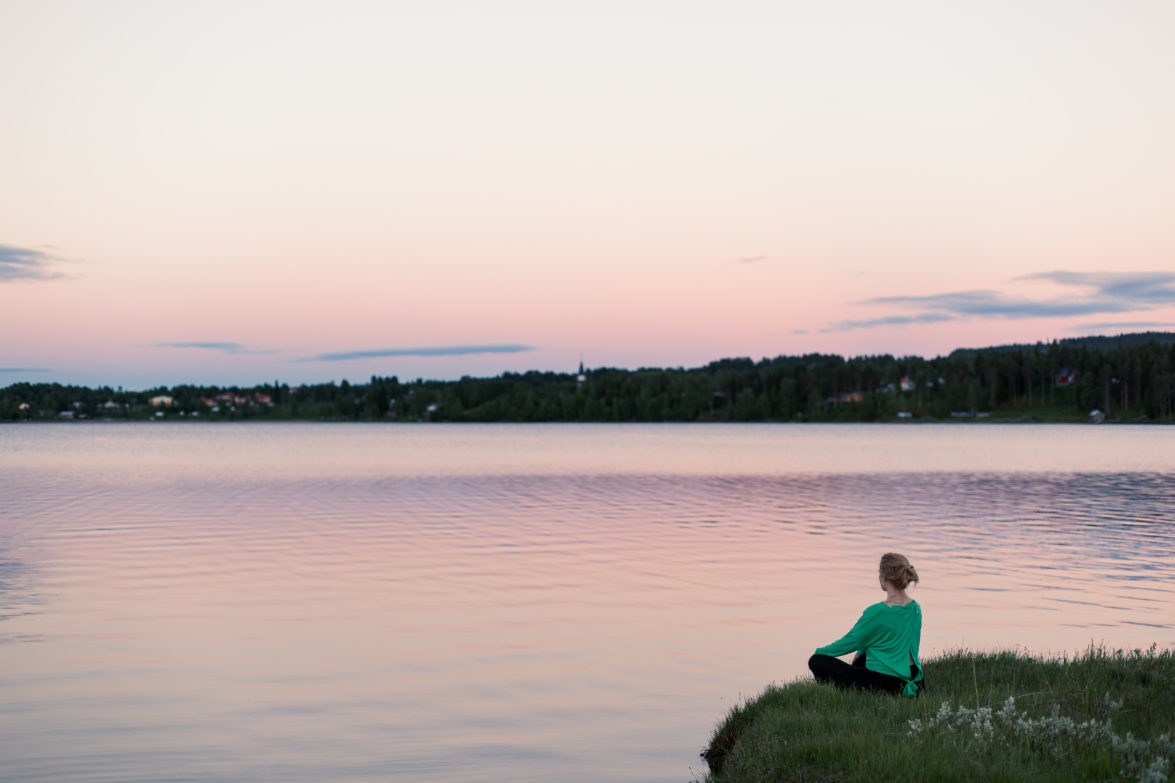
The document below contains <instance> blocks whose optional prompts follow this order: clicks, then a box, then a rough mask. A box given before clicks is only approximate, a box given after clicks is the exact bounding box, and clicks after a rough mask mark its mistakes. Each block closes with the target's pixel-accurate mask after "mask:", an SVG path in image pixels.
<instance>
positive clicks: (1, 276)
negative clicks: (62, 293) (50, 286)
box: [0, 245, 65, 282]
mask: <svg viewBox="0 0 1175 783" xmlns="http://www.w3.org/2000/svg"><path fill="white" fill-rule="evenodd" d="M61 260H62V259H60V258H58V257H57V256H53V255H50V254H48V253H46V252H44V251H42V250H34V249H32V248H29V247H14V246H12V245H0V282H6V281H9V280H56V279H57V278H61V277H65V275H64V274H62V273H61V272H58V271H57V270H56V269H54V268H53V266H54V264H57V263H59V262H60V261H61Z"/></svg>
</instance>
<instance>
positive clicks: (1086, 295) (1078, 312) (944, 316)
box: [821, 271, 1175, 332]
mask: <svg viewBox="0 0 1175 783" xmlns="http://www.w3.org/2000/svg"><path fill="white" fill-rule="evenodd" d="M1011 282H1013V283H1015V282H1049V283H1054V284H1056V285H1059V286H1062V287H1064V288H1068V289H1072V291H1071V293H1067V294H1066V295H1062V296H1054V297H1050V298H1037V299H1033V298H1028V297H1018V296H1010V295H1008V294H1005V293H1001V292H999V291H990V290H977V291H954V292H950V293H942V294H931V295H929V296H879V297H873V298H870V299H864V300H861V301H859V302H854V303H853V304H857V305H866V306H871V307H885V308H889V309H891V310H892V309H896V310H899V311H903V312H901V313H898V314H894V315H887V316H881V317H877V318H863V319H847V320H844V321H838V322H836V323H832V324H829V325H828V326H827V327H826V328H824V329H822V330H821V331H822V332H840V331H849V330H852V329H869V328H872V327H876V326H893V325H901V324H926V323H942V322H946V321H967V320H972V319H980V320H989V319H990V320H995V319H999V320H1013V319H1022V318H1072V317H1074V316H1082V315H1104V314H1112V313H1136V312H1145V311H1147V310H1151V309H1154V308H1155V307H1160V306H1164V305H1171V304H1175V273H1168V272H1067V271H1054V272H1040V273H1036V274H1031V275H1024V276H1022V277H1017V278H1015V279H1014V280H1012V281H1011ZM1138 323H1143V322H1138ZM1147 324H1148V325H1150V323H1149V322H1147ZM1155 325H1160V324H1155Z"/></svg>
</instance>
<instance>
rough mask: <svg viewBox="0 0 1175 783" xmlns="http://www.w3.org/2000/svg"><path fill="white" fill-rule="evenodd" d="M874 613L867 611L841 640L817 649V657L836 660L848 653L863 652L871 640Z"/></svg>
mask: <svg viewBox="0 0 1175 783" xmlns="http://www.w3.org/2000/svg"><path fill="white" fill-rule="evenodd" d="M872 617H873V613H872V612H871V611H870V610H869V609H866V610H865V612H864V614H862V615H861V618H860V619H859V620H857V622H856V623H855V624H854V625H853V627H852V628H850V629H849V632H848V633H846V634H845V635H844V636H842V637H841V638H839V639H837V640H836V641H835V642H833V643H832V644H826V645H824V646H823V647H817V648H816V654H817V655H831V656H833V657H834V658H835V657H836V656H838V655H845V654H846V653H851V652H856V651H858V650H863V649H864V648H865V647H866V646H868V645H867V642H868V640H869V637H870V636H871V634H870V628H871V626H872Z"/></svg>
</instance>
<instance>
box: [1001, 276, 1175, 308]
mask: <svg viewBox="0 0 1175 783" xmlns="http://www.w3.org/2000/svg"><path fill="white" fill-rule="evenodd" d="M1016 279H1017V280H1047V281H1049V282H1053V283H1058V284H1060V285H1067V286H1080V287H1083V288H1092V289H1094V292H1095V293H1094V296H1095V297H1102V298H1110V299H1120V300H1123V301H1129V302H1134V303H1136V304H1173V303H1175V273H1172V272H1064V271H1057V272H1040V273H1038V274H1034V275H1025V276H1024V277H1018V278H1016Z"/></svg>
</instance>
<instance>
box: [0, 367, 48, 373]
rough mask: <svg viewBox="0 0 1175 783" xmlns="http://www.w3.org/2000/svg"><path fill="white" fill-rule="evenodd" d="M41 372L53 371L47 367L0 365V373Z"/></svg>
mask: <svg viewBox="0 0 1175 783" xmlns="http://www.w3.org/2000/svg"><path fill="white" fill-rule="evenodd" d="M24 372H27V373H41V372H53V370H51V369H49V368H48V367H0V373H24Z"/></svg>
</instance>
